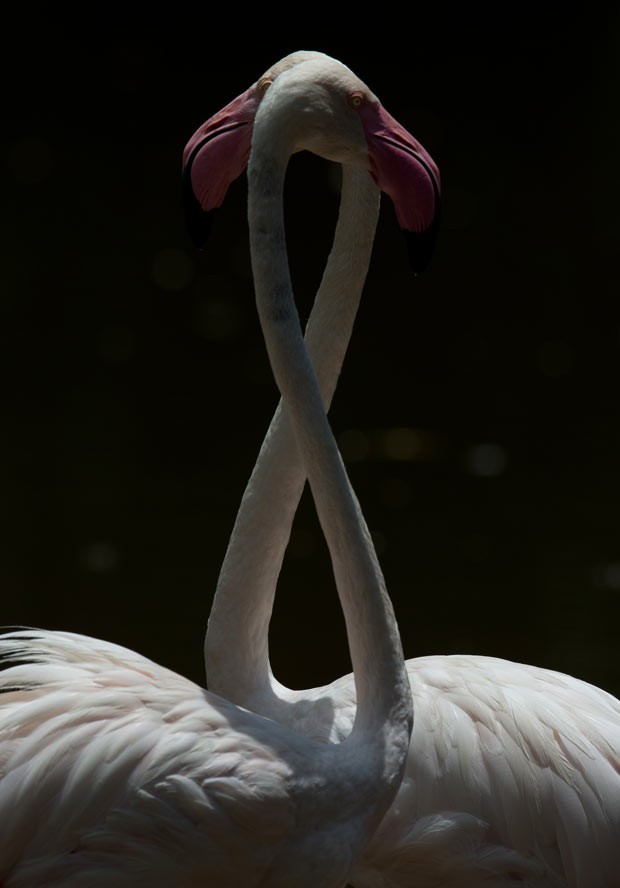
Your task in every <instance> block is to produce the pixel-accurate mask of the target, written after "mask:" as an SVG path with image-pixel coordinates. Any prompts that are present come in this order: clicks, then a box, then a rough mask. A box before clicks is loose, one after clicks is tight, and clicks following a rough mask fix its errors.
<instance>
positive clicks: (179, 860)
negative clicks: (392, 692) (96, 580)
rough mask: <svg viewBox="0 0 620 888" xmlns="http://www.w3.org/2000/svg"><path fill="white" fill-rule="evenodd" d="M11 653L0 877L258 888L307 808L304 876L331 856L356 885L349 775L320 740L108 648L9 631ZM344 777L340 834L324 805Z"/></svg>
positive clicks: (3, 685) (65, 636) (0, 705)
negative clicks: (350, 869)
mask: <svg viewBox="0 0 620 888" xmlns="http://www.w3.org/2000/svg"><path fill="white" fill-rule="evenodd" d="M0 655H1V656H2V659H3V661H4V663H5V664H6V668H4V669H3V670H2V671H0V822H1V823H2V830H1V831H0V878H1V881H0V884H3V885H7V886H10V888H22V886H23V888H26V886H28V888H33V886H37V885H47V884H54V885H80V886H93V888H96V886H98V885H106V886H110V885H119V886H124V885H127V886H129V885H135V886H140V885H161V886H164V885H165V886H170V885H175V886H179V888H181V886H185V885H188V886H189V885H199V884H200V885H202V884H208V882H207V880H208V879H209V878H211V879H212V878H213V874H214V873H217V884H218V885H221V886H228V885H230V886H233V885H235V886H236V885H239V884H249V885H255V884H256V885H258V884H262V882H261V877H262V876H261V874H263V875H264V874H268V873H269V871H270V869H271V868H272V867H273V866H274V863H277V861H278V855H279V853H280V843H281V842H282V841H283V839H284V838H287V840H288V839H290V837H291V836H292V837H293V842H292V843H291V844H292V845H293V847H294V846H295V840H294V837H295V833H296V830H297V826H296V822H297V820H298V819H299V818H300V812H301V810H302V808H303V815H304V819H305V822H306V826H305V827H304V832H306V835H305V836H302V835H300V836H299V838H300V840H301V841H300V842H299V847H298V848H297V850H296V853H298V854H299V855H300V861H301V860H302V859H303V856H304V853H306V852H307V854H308V856H307V860H306V863H305V867H306V868H307V869H308V871H309V875H308V876H306V877H304V881H306V882H307V884H313V881H312V878H311V877H310V874H311V869H312V866H313V861H314V860H315V859H319V860H320V859H321V856H323V859H326V860H327V859H329V858H330V857H331V856H334V855H335V856H336V857H337V858H338V859H340V860H341V862H340V863H339V864H338V867H339V868H341V870H342V874H343V878H344V876H346V872H347V862H346V857H347V853H348V850H347V849H348V838H349V837H351V838H353V836H354V833H355V828H356V827H355V824H354V823H353V822H351V824H350V825H349V824H347V816H346V815H347V801H346V797H347V793H348V788H347V783H348V782H349V780H350V779H351V774H352V771H351V772H350V773H347V771H348V769H347V767H346V765H345V766H344V768H343V769H342V768H340V767H338V768H332V767H330V766H327V767H325V765H326V761H325V759H324V757H323V756H322V752H323V751H324V750H325V749H326V747H325V746H321V745H316V744H312V741H308V740H307V739H306V738H304V737H302V736H298V735H294V734H292V733H291V732H290V731H289V730H288V729H287V728H284V727H281V726H279V725H277V724H275V723H273V722H271V721H269V720H267V719H262V718H260V717H258V716H256V715H254V714H253V713H248V712H246V711H245V710H243V709H241V708H239V707H237V706H234V705H233V704H231V703H229V702H228V701H226V700H223V699H221V698H219V697H217V696H216V695H214V694H209V693H208V692H206V691H204V690H203V689H202V688H200V687H199V686H197V685H195V684H193V683H192V682H190V681H188V680H187V679H184V678H182V677H181V676H179V675H176V674H175V673H173V672H171V671H169V670H167V669H165V668H163V667H161V666H158V665H157V664H155V663H153V662H151V661H150V660H147V659H146V658H144V657H141V656H139V655H138V654H136V653H134V652H132V651H129V650H125V649H124V648H121V647H119V646H117V645H113V644H109V643H107V642H104V641H99V640H97V639H93V638H87V637H84V636H80V635H73V634H70V633H61V632H42V631H36V632H35V631H23V632H19V633H10V634H7V635H4V636H2V637H1V638H0ZM22 658H23V659H24V660H25V662H15V663H14V664H13V665H11V661H20V660H21V659H22ZM355 754H356V753H355V749H354V748H352V749H351V755H352V757H353V759H355ZM312 762H314V763H315V767H312ZM353 769H354V766H352V770H353ZM334 781H335V782H334ZM337 784H340V790H339V791H340V793H342V798H343V800H344V805H343V808H342V811H343V820H344V823H343V829H342V830H338V829H337V828H336V825H335V824H332V825H331V827H328V828H326V824H325V822H323V816H324V815H323V813H322V810H321V802H320V796H321V793H325V792H331V791H332V790H333V789H334V788H335V787H336V786H337ZM308 787H311V788H312V791H311V793H308V792H307V790H308ZM368 790H369V792H372V787H370V786H369V787H368ZM315 797H316V800H317V806H316V816H315V817H313V813H312V806H313V803H314V802H313V799H314V798H315ZM337 819H339V818H337ZM309 824H313V827H312V826H311V827H310V828H309V829H308V825H309ZM313 829H314V837H312V835H311V834H312V831H313ZM334 836H337V844H338V848H337V850H336V849H335V848H334V847H333V846H334V841H335V839H334ZM303 848H305V849H306V851H305V852H304V850H303ZM343 852H344V856H343ZM320 873H321V869H320V868H319V869H318V870H317V877H318V878H320ZM295 884H300V885H301V884H302V881H299V883H295Z"/></svg>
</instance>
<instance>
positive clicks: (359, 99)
mask: <svg viewBox="0 0 620 888" xmlns="http://www.w3.org/2000/svg"><path fill="white" fill-rule="evenodd" d="M363 104H364V96H363V95H362V93H359V92H354V93H351V95H350V96H349V105H350V106H351V107H352V108H354V109H355V110H357V109H358V108H361V107H362V105H363Z"/></svg>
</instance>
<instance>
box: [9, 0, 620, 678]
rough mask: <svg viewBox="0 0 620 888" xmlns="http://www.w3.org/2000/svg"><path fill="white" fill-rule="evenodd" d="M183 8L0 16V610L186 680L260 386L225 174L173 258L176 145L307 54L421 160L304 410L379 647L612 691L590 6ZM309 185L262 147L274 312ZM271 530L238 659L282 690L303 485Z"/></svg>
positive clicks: (614, 655)
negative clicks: (429, 247)
mask: <svg viewBox="0 0 620 888" xmlns="http://www.w3.org/2000/svg"><path fill="white" fill-rule="evenodd" d="M208 7H209V4H203V5H201V6H200V7H194V6H190V5H187V4H186V5H183V4H181V5H177V6H176V7H174V10H172V9H169V10H166V9H164V10H163V11H160V12H157V11H156V10H154V9H153V8H151V9H150V10H149V11H148V14H145V16H144V18H143V19H142V20H141V21H140V22H134V21H129V20H128V18H127V15H126V13H125V14H118V15H113V14H112V13H111V12H110V10H109V8H108V7H105V8H104V7H101V8H99V7H98V8H93V9H92V10H90V11H89V15H90V18H88V19H87V20H86V19H85V20H84V21H80V20H78V19H76V17H75V15H73V16H72V17H71V19H69V18H68V19H67V20H66V21H63V20H61V19H60V18H59V17H58V16H59V13H58V12H57V9H56V7H53V6H51V5H46V4H42V5H41V6H40V8H36V7H35V8H33V7H32V6H29V7H28V9H27V10H26V11H25V13H24V20H23V21H20V22H17V21H15V22H14V23H12V24H11V27H7V28H6V29H5V30H6V33H5V41H6V44H7V45H6V47H5V50H4V51H3V60H4V62H5V63H6V73H5V74H4V75H3V79H4V86H5V90H4V92H5V97H4V100H3V101H4V109H3V118H4V123H5V126H3V128H2V129H3V139H2V155H1V171H2V172H1V175H2V193H3V198H4V199H3V210H4V212H3V214H2V215H3V219H2V223H1V224H2V232H1V234H2V238H1V246H2V257H1V262H0V275H1V293H0V300H1V307H2V325H1V336H2V346H1V355H2V361H3V368H2V377H1V379H2V393H1V401H0V411H1V423H2V426H1V428H2V434H1V438H0V442H1V448H2V450H1V459H0V472H1V477H0V490H1V505H0V518H1V528H2V533H1V537H0V540H1V550H0V595H1V598H0V622H1V623H3V624H7V625H8V624H26V625H38V626H46V627H53V628H65V629H72V630H76V631H79V632H84V633H87V634H92V635H96V636H101V637H105V638H108V639H110V640H114V641H117V642H119V643H122V644H125V645H128V646H131V647H133V648H135V649H137V650H139V651H141V652H143V653H144V654H146V655H148V656H150V657H153V658H155V659H157V660H159V661H160V662H163V663H165V664H166V665H169V666H171V667H173V668H175V669H178V670H180V671H182V672H184V673H185V674H188V675H190V676H191V677H193V678H195V679H196V680H198V681H202V680H203V667H202V641H203V634H204V628H205V625H206V619H207V615H208V612H209V607H210V601H211V596H212V592H213V589H214V587H215V583H216V579H217V574H218V568H219V565H220V563H221V560H222V557H223V554H224V551H225V547H226V542H227V539H228V535H229V533H230V530H231V527H232V523H233V520H234V515H235V512H236V509H237V506H238V503H239V501H240V498H241V494H242V491H243V488H244V485H245V482H246V480H247V477H248V476H249V473H250V470H251V467H252V464H253V461H254V458H255V455H256V453H257V451H258V447H259V444H260V441H261V440H262V436H263V434H264V431H265V430H266V427H267V424H268V422H269V419H270V417H271V414H272V411H273V409H274V407H275V404H276V402H277V393H276V390H275V387H274V384H273V382H272V379H271V376H270V370H269V367H268V364H267V360H266V355H265V351H264V346H263V343H262V340H261V336H260V331H259V327H258V321H257V317H256V313H255V308H254V304H253V292H252V281H251V273H250V267H249V256H248V239H247V224H246V220H245V198H246V184H245V180H239V181H238V182H237V183H236V184H235V186H234V187H233V188H232V189H231V191H230V193H229V198H228V201H227V203H226V205H225V206H224V207H223V209H222V210H221V212H220V215H219V218H218V220H217V222H216V223H215V224H214V227H213V231H212V237H211V240H210V243H209V246H208V249H207V250H206V251H205V252H203V253H196V252H195V251H194V249H193V248H192V246H191V244H190V241H189V239H188V237H187V235H186V232H185V229H184V223H183V217H182V212H181V204H180V157H181V152H182V149H183V146H184V144H185V142H186V140H187V139H188V138H189V136H190V135H191V134H192V132H193V131H194V129H195V128H196V126H197V125H198V124H199V123H201V122H202V121H203V120H204V119H206V118H207V117H208V116H210V115H211V114H212V113H214V112H215V111H216V110H218V109H219V108H220V107H221V106H223V105H224V104H225V103H226V102H228V101H229V100H230V99H232V98H233V97H234V96H236V95H237V94H238V93H240V92H242V91H243V90H244V89H245V88H246V87H247V86H249V85H250V83H252V82H253V81H254V80H256V79H257V78H258V76H260V74H261V73H262V72H263V71H264V70H265V69H266V68H267V67H268V66H269V65H271V64H272V63H273V62H274V61H276V60H277V59H279V58H280V57H282V56H283V55H286V54H287V53H288V52H290V51H293V50H296V49H302V48H303V49H320V50H323V51H325V52H327V53H329V54H331V55H333V56H336V57H337V58H340V59H341V60H342V61H344V62H345V63H346V64H348V65H349V66H350V67H351V68H352V69H353V70H354V71H355V72H356V73H357V74H358V75H359V76H360V77H361V78H362V79H364V80H365V81H366V82H367V83H368V85H369V86H370V88H371V89H373V90H374V92H376V93H377V94H378V95H379V97H380V98H381V99H382V101H383V103H384V104H385V106H386V108H387V109H388V110H389V111H390V112H391V113H392V114H393V115H394V116H395V117H397V119H399V120H400V121H401V122H402V123H403V124H404V125H405V126H406V127H407V128H408V129H410V130H411V132H413V133H414V134H415V135H416V136H417V137H418V138H419V139H420V140H421V141H422V143H423V144H424V145H425V146H426V148H427V149H428V150H429V151H430V153H431V154H432V155H433V157H434V158H435V160H436V161H437V163H438V164H439V166H440V168H441V171H442V177H443V186H444V216H443V220H444V221H443V228H442V232H441V237H440V240H439V243H438V247H437V252H436V255H435V258H434V261H433V264H432V266H431V268H430V269H429V270H428V272H427V273H426V274H425V275H424V276H423V277H421V278H419V279H413V278H412V277H411V275H410V273H409V270H408V268H407V264H406V260H405V252H404V245H403V243H402V239H401V236H400V234H399V232H398V228H397V225H396V221H395V217H394V213H393V209H392V207H391V205H390V203H389V200H387V199H385V200H384V202H383V212H382V216H381V220H380V225H379V231H378V235H377V241H376V249H375V252H374V256H373V263H372V268H371V271H370V274H369V278H368V283H367V288H366V292H365V298H364V300H363V305H362V309H361V312H360V316H359V319H358V323H357V326H356V329H355V335H354V339H353V342H352V344H351V348H350V352H349V355H348V359H347V363H346V365H345V369H344V372H343V375H342V377H341V382H340V386H339V389H338V392H337V396H336V399H335V402H334V407H333V410H332V414H331V416H332V424H333V427H334V430H335V432H336V434H337V435H338V438H339V441H340V443H341V446H342V449H343V453H344V455H345V457H346V458H347V462H348V465H349V469H350V474H351V478H352V481H353V484H354V486H355V488H356V490H357V492H358V495H359V497H360V500H361V502H362V505H363V508H364V511H365V514H366V516H367V519H368V523H369V526H370V527H371V529H372V531H373V533H374V534H375V537H376V541H377V546H378V549H379V551H380V553H381V561H382V564H383V567H384V571H385V574H386V579H387V582H388V588H389V589H390V591H391V594H392V596H393V599H394V602H395V606H396V609H397V614H398V617H399V622H400V626H401V629H402V634H403V641H404V645H405V650H406V654H407V656H417V655H422V654H427V653H454V652H469V653H483V654H492V655H496V656H500V657H506V658H510V659H516V660H521V661H525V662H532V663H538V664H540V665H544V666H548V667H551V668H555V669H559V670H562V671H567V672H571V673H573V674H576V675H579V676H581V677H583V678H585V679H587V680H589V681H592V682H594V683H596V684H599V685H601V686H602V687H605V688H607V689H609V690H610V691H612V692H614V693H615V694H619V693H620V657H619V656H618V644H617V639H618V614H619V606H618V602H619V598H620V536H619V529H620V517H619V507H620V474H619V471H618V445H619V444H620V397H619V392H618V382H619V373H618V371H619V369H620V367H619V358H620V316H619V315H620V306H619V305H618V298H617V296H618V279H619V275H618V267H617V254H618V246H617V245H618V239H619V236H620V224H619V222H618V202H619V200H618V199H619V197H620V194H619V188H618V155H619V151H620V138H619V126H618V107H619V90H618V85H619V75H618V63H617V59H618V50H619V45H618V44H619V34H620V29H619V25H618V19H617V17H616V18H615V19H614V18H612V16H611V14H610V13H609V12H608V11H607V10H598V9H596V7H594V6H591V5H590V4H588V5H587V7H586V6H585V5H584V6H583V7H581V8H577V9H575V10H569V9H568V8H563V9H560V7H557V9H556V8H554V7H553V6H551V5H547V6H545V5H544V4H538V5H537V6H534V5H532V6H531V7H529V8H527V7H523V6H522V5H520V6H519V11H518V12H515V10H514V8H511V9H510V10H508V9H507V10H506V11H505V14H506V16H507V17H506V18H504V19H501V20H494V19H493V18H492V17H489V10H488V9H484V10H483V9H479V10H476V9H475V8H474V9H471V8H467V9H466V10H462V11H461V12H460V13H457V12H455V9H453V8H452V7H450V6H447V5H441V4H438V5H435V6H434V7H432V8H429V9H426V8H425V9H418V8H417V7H411V6H408V7H407V10H408V14H410V15H412V18H411V19H408V20H407V21H404V20H401V19H400V18H398V16H397V14H396V13H390V11H389V9H388V8H387V7H386V8H385V9H384V10H381V9H376V10H374V12H373V18H372V19H369V18H368V17H367V15H366V14H364V13H362V12H361V10H357V11H356V10H355V9H354V8H351V9H350V10H349V11H346V10H345V11H343V16H344V23H343V24H342V26H341V27H339V28H337V29H336V27H335V26H334V25H333V23H332V20H331V15H330V13H329V12H328V11H326V12H325V13H324V14H323V15H321V14H320V10H318V9H317V7H315V6H313V7H312V19H311V20H305V19H307V18H308V14H307V13H304V11H303V9H302V8H299V9H297V11H296V13H295V17H296V21H299V22H300V24H298V25H297V24H293V23H289V22H287V21H286V19H285V18H284V17H280V18H278V13H277V12H276V10H275V9H274V10H271V9H270V8H269V7H264V8H261V9H258V10H257V11H256V13H255V14H254V17H253V18H251V17H248V15H247V14H243V13H242V12H241V11H240V10H239V9H238V8H235V9H234V10H232V12H231V13H230V14H228V13H227V12H226V11H225V10H224V11H223V12H222V11H219V13H218V14H219V16H220V17H219V19H217V21H215V20H211V19H210V18H209V14H208V13H209V8H208ZM459 8H462V7H459ZM104 10H105V15H106V16H107V18H104ZM227 16H229V17H228V18H227ZM274 23H277V27H275V25H274ZM276 30H277V31H278V33H281V34H282V35H283V36H281V37H275V36H274V31H276ZM248 47H249V48H248ZM332 179H333V176H332V173H331V171H330V170H329V167H328V166H327V165H325V164H324V163H323V162H320V161H318V160H316V159H315V158H312V157H306V156H298V157H296V158H294V160H293V162H292V164H291V169H290V179H289V186H288V191H287V201H288V202H287V218H288V224H289V229H288V240H289V251H290V256H291V263H292V268H293V276H294V282H295V286H296V290H297V295H298V297H299V303H300V309H301V313H302V315H303V316H304V317H305V316H306V315H307V312H308V310H309V306H310V304H311V297H312V294H313V292H314V290H315V288H316V286H317V284H318V280H319V278H320V272H321V268H322V263H323V262H324V259H325V255H326V252H327V250H328V247H329V242H330V238H331V232H332V226H333V222H334V218H335V212H336V204H337V195H336V193H335V191H334V189H333V185H331V181H332ZM403 429H404V430H405V431H402V430H403ZM394 430H397V431H396V432H395V431H394ZM398 430H401V431H398ZM298 518H299V520H298V522H297V524H296V528H295V531H294V534H293V538H292V541H291V547H290V552H289V555H288V556H287V561H286V565H285V570H284V573H283V576H282V578H281V584H280V587H279V592H278V598H277V608H276V613H275V616H274V621H273V624H272V659H273V663H274V666H275V669H276V671H277V674H278V676H279V677H280V679H281V680H283V681H284V682H285V683H288V684H290V685H292V686H295V687H302V686H306V685H316V684H319V683H321V682H323V681H326V680H329V679H330V678H333V677H335V676H336V675H338V674H340V673H342V672H344V671H348V669H349V661H348V656H347V649H346V641H345V638H344V633H343V628H342V621H341V618H340V614H339V610H338V606H337V601H336V594H335V591H334V589H333V586H332V581H331V570H330V566H329V563H328V560H327V557H326V554H325V547H324V544H323V542H322V539H321V535H320V531H319V530H318V528H317V524H316V521H315V519H314V516H313V512H312V508H311V502H310V499H309V497H306V498H305V500H304V502H303V505H302V509H301V511H300V514H299V516H298Z"/></svg>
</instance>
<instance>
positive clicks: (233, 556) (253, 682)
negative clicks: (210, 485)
mask: <svg viewBox="0 0 620 888" xmlns="http://www.w3.org/2000/svg"><path fill="white" fill-rule="evenodd" d="M379 200H380V192H379V189H378V188H377V186H376V185H375V184H374V182H373V180H372V178H371V176H370V175H369V173H368V172H367V171H366V170H364V169H360V168H359V167H354V166H343V174H342V193H341V199H340V211H339V215H338V223H337V225H336V231H335V235H334V243H333V246H332V250H331V253H330V255H329V258H328V261H327V264H326V267H325V272H324V274H323V279H322V281H321V286H320V287H319V290H318V292H317V296H316V300H315V304H314V307H313V310H312V313H311V315H310V318H309V320H308V325H307V328H306V344H307V347H308V351H309V353H310V356H311V358H312V361H313V364H314V367H315V371H316V374H317V378H318V382H319V386H320V389H321V394H322V397H323V404H324V407H325V409H328V408H329V405H330V403H331V400H332V397H333V394H334V390H335V388H336V383H337V380H338V376H339V374H340V370H341V368H342V363H343V360H344V356H345V353H346V349H347V346H348V343H349V340H350V337H351V333H352V329H353V323H354V320H355V316H356V313H357V309H358V306H359V301H360V296H361V293H362V288H363V286H364V281H365V279H366V274H367V271H368V265H369V262H370V256H371V251H372V243H373V239H374V234H375V229H376V225H377V218H378V214H379ZM305 479H306V474H305V469H304V465H303V463H302V461H301V459H300V456H299V452H298V450H297V446H296V444H295V439H294V436H293V432H292V429H291V425H290V422H289V419H288V416H287V412H286V410H285V409H283V406H282V403H280V405H279V407H278V409H277V411H276V414H275V416H274V418H273V420H272V422H271V425H270V427H269V430H268V432H267V435H266V437H265V440H264V442H263V445H262V448H261V451H260V454H259V456H258V459H257V461H256V465H255V467H254V471H253V472H252V476H251V478H250V480H249V482H248V486H247V488H246V490H245V493H244V496H243V499H242V502H241V506H240V508H239V512H238V514H237V518H236V521H235V526H234V528H233V532H232V534H231V538H230V542H229V545H228V549H227V552H226V556H225V558H224V562H223V564H222V568H221V572H220V576H219V580H218V584H217V589H216V593H215V598H214V601H213V607H212V610H211V615H210V617H209V625H208V628H207V635H206V639H205V662H206V667H207V677H208V685H209V689H210V690H212V691H213V692H215V693H217V694H220V695H221V696H223V697H226V698H227V699H229V700H232V701H233V702H235V703H238V704H239V705H242V706H246V707H248V708H255V709H256V711H260V712H262V713H263V714H265V715H270V716H272V717H276V716H277V715H282V712H281V710H282V708H283V707H285V706H286V704H285V703H284V702H283V701H281V700H280V698H279V697H278V688H281V686H279V685H278V683H277V682H275V680H274V678H273V676H272V673H271V669H270V665H269V650H268V632H269V622H270V619H271V614H272V610H273V603H274V596H275V591H276V585H277V581H278V576H279V574H280V570H281V568H282V562H283V559H284V553H285V551H286V547H287V544H288V540H289V537H290V533H291V528H292V525H293V519H294V516H295V512H296V510H297V507H298V505H299V501H300V498H301V494H302V491H303V487H304V483H305Z"/></svg>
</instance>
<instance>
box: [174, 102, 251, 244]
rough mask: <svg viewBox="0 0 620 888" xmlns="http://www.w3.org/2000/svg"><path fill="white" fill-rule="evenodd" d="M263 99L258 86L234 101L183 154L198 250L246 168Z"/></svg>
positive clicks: (185, 191)
mask: <svg viewBox="0 0 620 888" xmlns="http://www.w3.org/2000/svg"><path fill="white" fill-rule="evenodd" d="M259 100H260V96H259V94H258V93H257V91H256V90H255V89H254V87H251V88H250V89H248V90H246V92H244V93H242V94H241V95H240V96H237V98H236V99H233V101H232V102H230V103H229V104H228V105H226V107H225V108H222V110H221V111H218V112H217V114H214V115H213V117H210V118H209V119H208V120H207V121H206V122H205V123H203V124H202V126H200V127H198V129H197V130H196V132H195V133H194V135H193V136H192V137H191V139H190V140H189V142H188V143H187V145H186V146H185V151H184V152H183V204H184V209H185V221H186V224H187V228H188V231H189V234H190V237H191V238H192V240H193V241H194V243H195V244H196V246H197V247H203V246H204V244H205V242H206V240H207V236H208V234H209V228H210V227H211V218H212V214H213V210H215V209H217V207H219V206H220V205H221V203H222V201H223V200H224V198H225V196H226V192H227V191H228V187H229V185H230V184H231V182H233V181H234V180H235V179H237V178H238V177H239V176H240V175H241V173H242V172H243V171H244V169H245V168H246V165H247V162H248V157H249V154H250V147H251V144H252V129H253V126H254V118H255V116H256V109H257V108H258V103H259Z"/></svg>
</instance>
